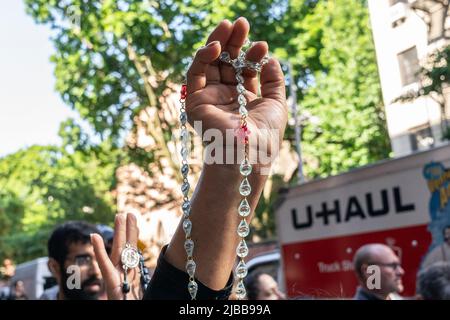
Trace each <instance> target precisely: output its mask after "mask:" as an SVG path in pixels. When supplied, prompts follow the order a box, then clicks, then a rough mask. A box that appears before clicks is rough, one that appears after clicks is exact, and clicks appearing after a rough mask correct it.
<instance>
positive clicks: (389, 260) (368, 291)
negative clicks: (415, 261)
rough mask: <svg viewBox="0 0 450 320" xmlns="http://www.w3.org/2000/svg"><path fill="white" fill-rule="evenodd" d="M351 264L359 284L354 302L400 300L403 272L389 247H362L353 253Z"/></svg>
mask: <svg viewBox="0 0 450 320" xmlns="http://www.w3.org/2000/svg"><path fill="white" fill-rule="evenodd" d="M353 263H354V268H355V272H356V276H357V278H358V281H359V284H360V286H359V287H358V288H357V291H356V294H355V296H354V299H355V300H394V299H399V298H400V296H399V294H400V293H401V292H402V291H403V283H402V276H403V275H404V274H405V271H404V270H403V268H402V266H401V264H400V260H399V258H398V257H397V255H396V254H395V253H394V251H393V250H392V249H391V248H390V247H388V246H386V245H384V244H378V243H372V244H367V245H364V246H362V247H361V248H359V249H358V251H357V252H356V253H355V257H354V259H353ZM375 277H378V279H375ZM377 284H378V285H377Z"/></svg>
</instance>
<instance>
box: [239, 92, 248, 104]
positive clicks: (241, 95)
mask: <svg viewBox="0 0 450 320" xmlns="http://www.w3.org/2000/svg"><path fill="white" fill-rule="evenodd" d="M238 103H239V105H240V106H245V105H246V104H247V100H246V99H245V97H244V95H243V94H240V95H239V96H238Z"/></svg>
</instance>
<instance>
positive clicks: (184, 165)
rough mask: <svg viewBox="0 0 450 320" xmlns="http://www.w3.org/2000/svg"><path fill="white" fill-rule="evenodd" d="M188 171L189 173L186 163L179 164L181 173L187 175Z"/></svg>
mask: <svg viewBox="0 0 450 320" xmlns="http://www.w3.org/2000/svg"><path fill="white" fill-rule="evenodd" d="M188 173H189V166H188V165H187V164H183V165H182V166H181V174H182V175H183V176H187V174H188Z"/></svg>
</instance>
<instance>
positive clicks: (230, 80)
mask: <svg viewBox="0 0 450 320" xmlns="http://www.w3.org/2000/svg"><path fill="white" fill-rule="evenodd" d="M249 31H250V24H249V23H248V21H247V19H245V18H243V17H241V18H239V19H237V20H236V21H235V22H234V23H233V32H232V33H231V35H230V38H229V40H228V42H227V43H226V44H225V46H224V47H223V48H224V51H227V52H228V53H229V54H230V57H231V59H235V58H236V57H237V56H238V54H239V51H240V50H241V48H242V45H243V44H244V42H245V39H247V36H248V32H249ZM220 78H221V81H222V83H225V84H235V83H236V78H235V71H234V69H233V67H232V66H231V65H229V64H221V65H220Z"/></svg>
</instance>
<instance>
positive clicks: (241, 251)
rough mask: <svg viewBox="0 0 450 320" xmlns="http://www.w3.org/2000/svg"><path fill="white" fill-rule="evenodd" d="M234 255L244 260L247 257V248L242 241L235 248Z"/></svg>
mask: <svg viewBox="0 0 450 320" xmlns="http://www.w3.org/2000/svg"><path fill="white" fill-rule="evenodd" d="M236 255H237V256H238V257H240V258H245V257H246V256H247V255H248V247H247V243H245V240H244V239H242V240H241V242H239V245H238V246H237V248H236Z"/></svg>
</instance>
